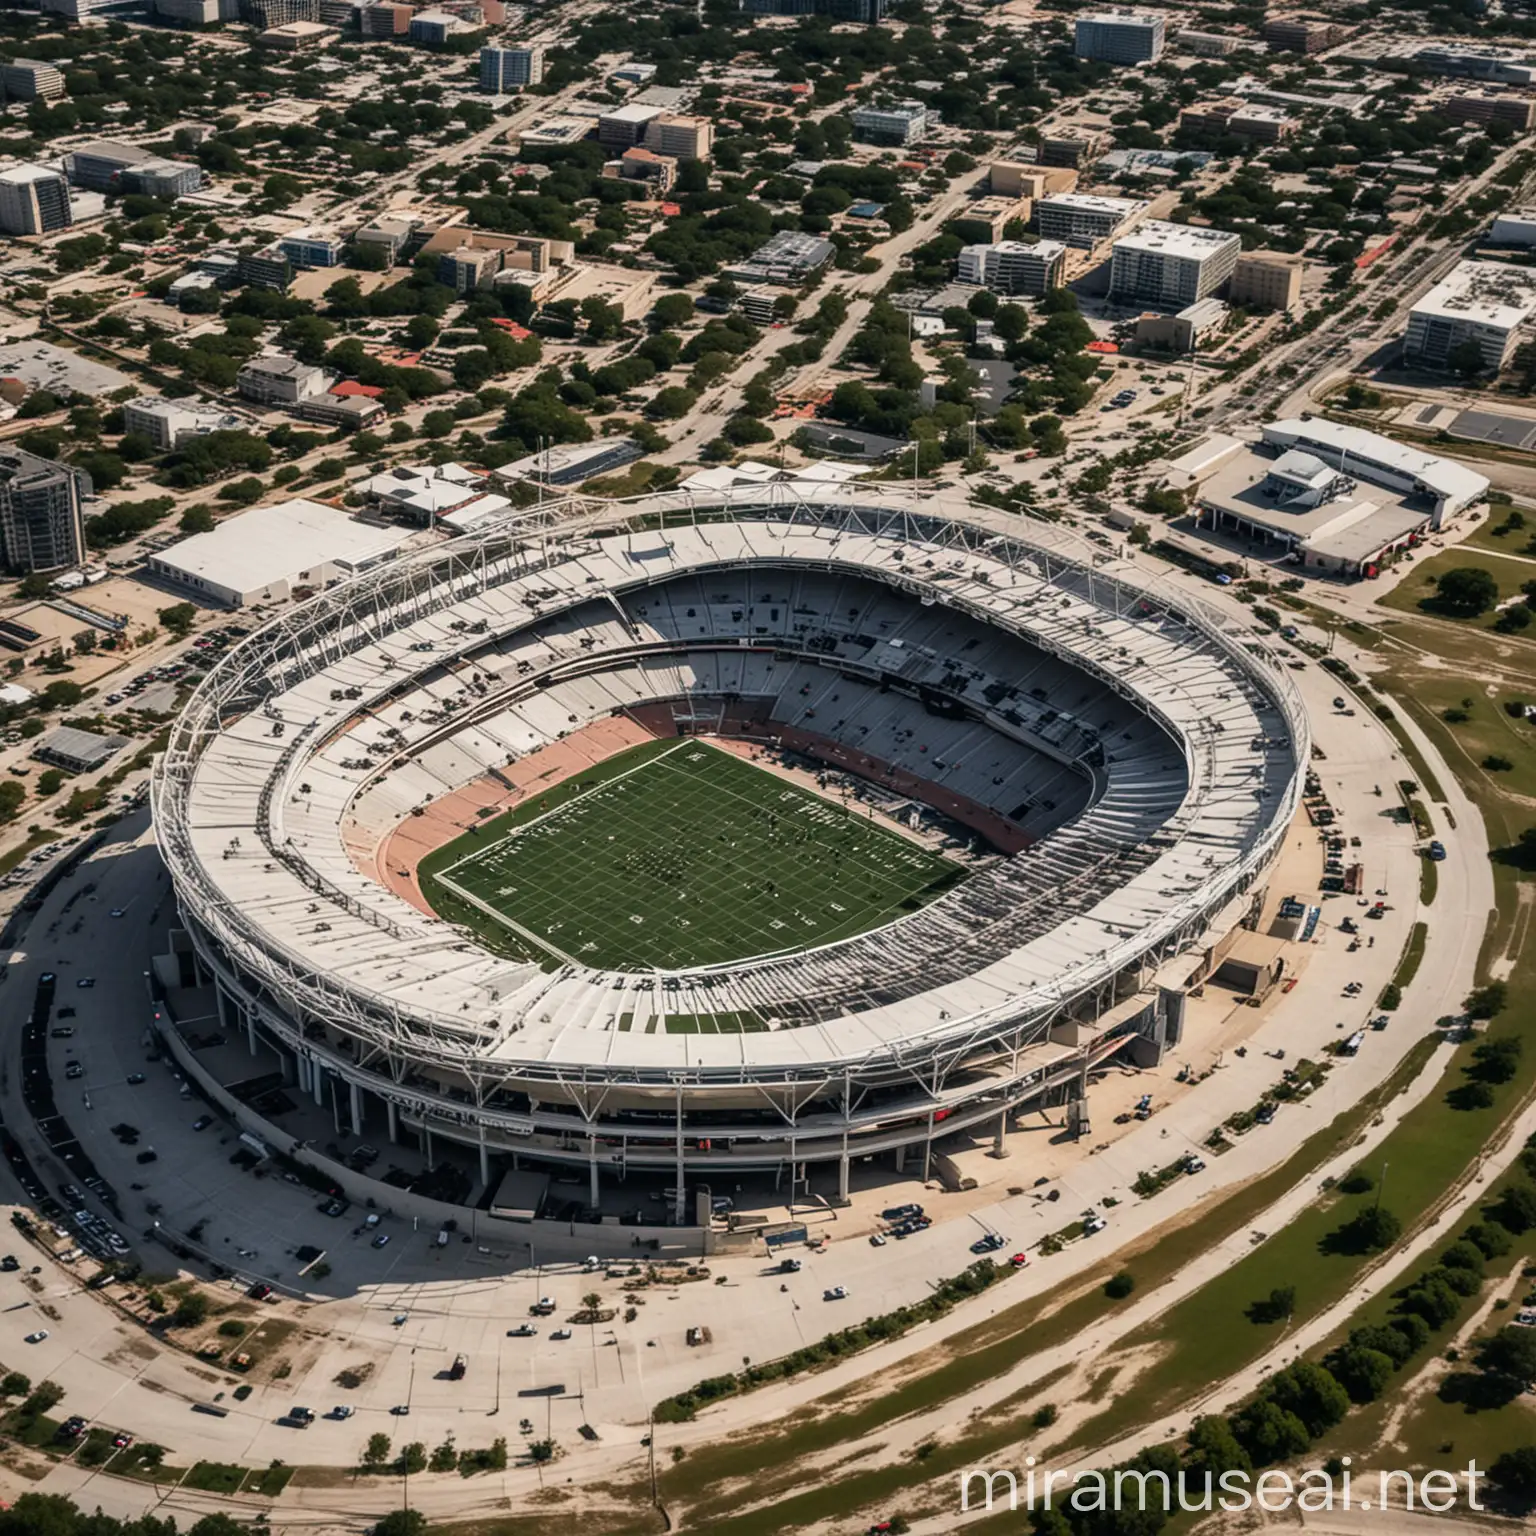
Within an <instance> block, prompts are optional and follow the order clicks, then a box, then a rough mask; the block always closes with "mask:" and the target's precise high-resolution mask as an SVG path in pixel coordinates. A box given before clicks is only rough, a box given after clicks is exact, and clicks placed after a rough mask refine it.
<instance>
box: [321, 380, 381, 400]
mask: <svg viewBox="0 0 1536 1536" xmlns="http://www.w3.org/2000/svg"><path fill="white" fill-rule="evenodd" d="M331 393H332V394H333V395H357V396H360V397H361V398H362V399H365V400H377V399H378V398H379V396H380V395H382V394H383V393H384V391H383V389H382V388H381V387H380V386H379V385H377V384H359V383H358V382H357V380H356V379H348V380H347V381H346V383H345V384H338V385H336V386H335V387H334V388H333V389H332V390H331Z"/></svg>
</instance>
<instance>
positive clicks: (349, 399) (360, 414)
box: [299, 384, 385, 432]
mask: <svg viewBox="0 0 1536 1536" xmlns="http://www.w3.org/2000/svg"><path fill="white" fill-rule="evenodd" d="M357 389H358V386H356V385H354V386H353V387H352V389H351V390H349V389H348V387H347V386H346V385H345V384H339V385H337V387H336V388H335V389H332V390H327V391H326V392H325V393H324V394H322V395H313V396H311V397H310V398H309V399H308V400H306V401H305V402H304V403H303V404H302V405H301V406H300V407H299V415H300V417H301V418H302V419H303V420H305V421H318V422H319V423H320V424H321V426H325V427H340V428H342V430H343V431H346V432H356V431H359V430H361V429H362V428H363V427H367V426H371V425H372V424H373V423H374V422H376V421H378V420H379V419H380V418H381V417H382V416H383V415H384V414H385V412H384V402H383V401H382V400H380V399H379V396H380V395H382V394H383V393H384V391H383V390H382V389H380V388H374V389H371V390H369V391H368V392H367V393H356V392H355V391H356V390H357Z"/></svg>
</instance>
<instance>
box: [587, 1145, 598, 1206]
mask: <svg viewBox="0 0 1536 1536" xmlns="http://www.w3.org/2000/svg"><path fill="white" fill-rule="evenodd" d="M587 1167H588V1169H589V1170H590V1173H591V1177H592V1204H593V1205H594V1206H596V1204H597V1139H596V1138H595V1137H592V1136H589V1137H587Z"/></svg>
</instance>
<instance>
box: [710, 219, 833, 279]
mask: <svg viewBox="0 0 1536 1536" xmlns="http://www.w3.org/2000/svg"><path fill="white" fill-rule="evenodd" d="M836 249H837V247H836V246H834V245H833V244H832V242H831V241H830V240H823V239H821V238H820V236H818V235H807V234H802V233H800V232H799V231H797V230H790V229H783V230H780V231H779V232H778V234H776V235H774V236H773V237H772V238H771V239H770V240H767V241H765V242H764V243H763V244H762V245H760V246H758V248H757V249H756V250H755V251H753V253H752V254H751V255H750V256H749V257H748V258H747V259H746V260H745V261H739V262H736V263H734V264H733V265H731V266H727V267H725V268H724V269H723V272H724V275H725V276H726V277H729V278H731V279H733V280H734V281H736V282H738V283H750V284H761V283H769V284H773V285H775V286H777V287H780V288H793V287H797V286H798V285H799V284H801V283H803V282H805V281H806V280H807V279H808V278H810V277H812V276H814V275H815V274H816V273H817V272H819V271H820V270H821V269H822V268H823V267H824V266H826V264H827V263H828V262H829V261H831V259H832V256H833V254H834V252H835V251H836Z"/></svg>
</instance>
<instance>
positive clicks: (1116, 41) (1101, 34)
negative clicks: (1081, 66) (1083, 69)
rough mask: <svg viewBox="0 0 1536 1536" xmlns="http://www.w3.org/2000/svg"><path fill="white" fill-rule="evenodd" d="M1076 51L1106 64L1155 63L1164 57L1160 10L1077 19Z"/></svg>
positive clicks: (1096, 14)
mask: <svg viewBox="0 0 1536 1536" xmlns="http://www.w3.org/2000/svg"><path fill="white" fill-rule="evenodd" d="M1073 38H1074V49H1075V51H1076V53H1077V56H1078V58H1080V59H1096V60H1098V61H1099V62H1100V63H1103V64H1152V63H1155V62H1156V61H1157V60H1158V59H1160V58H1162V56H1163V17H1162V13H1161V12H1159V11H1092V12H1090V13H1089V14H1088V15H1086V16H1079V17H1078V18H1077V26H1076V30H1075V32H1074V34H1073Z"/></svg>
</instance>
